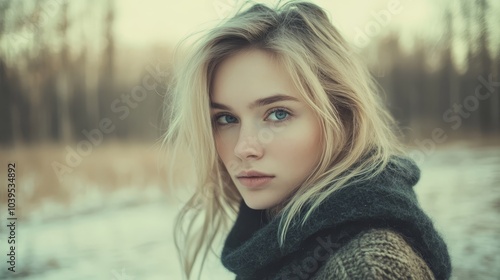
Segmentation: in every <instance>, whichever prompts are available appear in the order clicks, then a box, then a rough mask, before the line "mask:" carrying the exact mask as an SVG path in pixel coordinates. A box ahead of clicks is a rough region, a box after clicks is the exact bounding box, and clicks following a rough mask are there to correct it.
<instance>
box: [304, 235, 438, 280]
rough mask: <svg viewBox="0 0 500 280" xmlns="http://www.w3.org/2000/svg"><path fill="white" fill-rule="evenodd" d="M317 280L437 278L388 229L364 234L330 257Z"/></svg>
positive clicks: (405, 243) (402, 240)
mask: <svg viewBox="0 0 500 280" xmlns="http://www.w3.org/2000/svg"><path fill="white" fill-rule="evenodd" d="M313 279H314V280H327V279H350V280H357V279H394V280H396V279H425V280H427V279H435V277H434V274H433V273H432V271H431V270H430V269H429V267H428V265H427V264H426V262H425V261H424V260H423V259H422V258H421V257H420V256H419V255H418V253H417V252H415V251H414V250H413V249H412V247H411V246H410V245H409V244H408V243H407V242H406V241H405V240H404V239H403V237H402V236H401V235H400V234H398V233H396V232H394V231H391V230H388V229H371V230H368V231H365V232H362V233H360V234H359V235H357V236H356V237H354V238H353V239H352V240H351V241H349V242H348V243H347V244H346V245H344V246H343V247H342V248H340V249H339V250H338V251H337V252H336V253H335V254H333V255H332V256H330V257H329V259H328V260H327V261H326V263H325V265H324V266H322V267H321V269H320V270H319V271H318V272H317V273H316V275H315V276H314V278H313Z"/></svg>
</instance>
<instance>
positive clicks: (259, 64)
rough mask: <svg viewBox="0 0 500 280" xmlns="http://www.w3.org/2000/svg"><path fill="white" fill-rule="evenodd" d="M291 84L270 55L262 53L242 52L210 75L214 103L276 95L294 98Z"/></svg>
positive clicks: (296, 94) (287, 75)
mask: <svg viewBox="0 0 500 280" xmlns="http://www.w3.org/2000/svg"><path fill="white" fill-rule="evenodd" d="M292 85H293V82H292V80H291V78H290V76H289V74H288V73H287V71H286V70H285V69H284V67H282V66H281V65H280V64H279V63H278V62H277V61H276V59H274V57H273V55H271V54H270V53H268V52H265V51H262V50H254V49H253V50H246V51H241V52H239V53H236V54H235V55H233V56H231V57H229V58H226V59H225V60H224V61H223V62H222V63H221V64H220V65H219V67H218V69H217V70H216V72H215V73H214V79H213V87H212V92H211V99H212V101H214V102H219V101H220V102H224V101H231V100H232V99H234V98H238V99H239V101H244V100H246V99H247V98H250V99H251V100H254V99H257V98H263V97H267V96H270V95H274V94H276V93H277V92H280V93H284V94H286V95H291V96H294V97H298V93H297V92H296V90H294V88H293V86H292Z"/></svg>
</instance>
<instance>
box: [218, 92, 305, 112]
mask: <svg viewBox="0 0 500 280" xmlns="http://www.w3.org/2000/svg"><path fill="white" fill-rule="evenodd" d="M279 101H299V100H298V99H297V98H295V97H293V96H290V95H285V94H276V95H273V96H269V97H264V98H260V99H257V100H255V101H254V102H252V103H251V104H250V105H249V106H248V108H249V109H253V108H255V107H262V106H265V105H269V104H272V103H275V102H279ZM210 108H212V109H222V110H229V111H231V110H232V109H231V107H229V106H226V105H224V104H220V103H216V102H210Z"/></svg>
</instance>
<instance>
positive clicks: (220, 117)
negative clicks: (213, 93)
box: [213, 108, 292, 126]
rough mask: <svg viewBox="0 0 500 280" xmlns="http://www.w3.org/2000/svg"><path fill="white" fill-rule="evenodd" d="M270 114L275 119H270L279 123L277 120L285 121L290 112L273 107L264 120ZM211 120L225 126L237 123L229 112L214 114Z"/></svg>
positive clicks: (215, 123)
mask: <svg viewBox="0 0 500 280" xmlns="http://www.w3.org/2000/svg"><path fill="white" fill-rule="evenodd" d="M272 115H274V116H275V117H274V118H275V119H271V120H270V121H271V122H277V123H279V122H284V121H287V120H288V119H289V118H290V116H291V115H292V114H291V113H290V112H288V111H287V110H285V109H282V108H275V109H272V110H271V112H269V113H268V114H267V117H266V120H267V119H268V118H269V117H270V116H272ZM213 122H214V125H217V126H225V125H229V124H231V123H237V122H238V119H237V118H236V117H234V116H231V115H229V114H225V113H221V114H216V115H215V116H214V117H213Z"/></svg>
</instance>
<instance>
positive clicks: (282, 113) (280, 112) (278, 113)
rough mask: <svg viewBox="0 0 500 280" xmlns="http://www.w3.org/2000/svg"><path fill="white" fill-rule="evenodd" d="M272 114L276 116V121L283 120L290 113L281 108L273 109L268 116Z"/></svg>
mask: <svg viewBox="0 0 500 280" xmlns="http://www.w3.org/2000/svg"><path fill="white" fill-rule="evenodd" d="M272 114H274V115H275V116H276V118H277V121H283V120H285V119H286V118H287V116H288V115H290V113H288V112H287V111H285V110H283V109H275V110H273V111H272V112H271V113H270V114H269V116H271V115H272Z"/></svg>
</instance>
